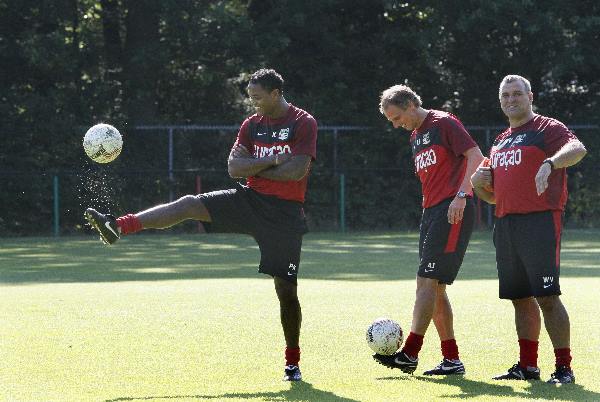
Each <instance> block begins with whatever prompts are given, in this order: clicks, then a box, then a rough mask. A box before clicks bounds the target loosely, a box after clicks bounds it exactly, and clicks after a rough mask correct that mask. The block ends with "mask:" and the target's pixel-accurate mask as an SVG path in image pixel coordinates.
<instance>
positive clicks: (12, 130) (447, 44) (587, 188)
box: [0, 0, 600, 234]
mask: <svg viewBox="0 0 600 402" xmlns="http://www.w3.org/2000/svg"><path fill="white" fill-rule="evenodd" d="M598 15H600V5H599V4H596V3H594V2H589V1H585V0H576V1H573V2H570V3H568V4H567V3H565V2H564V1H559V0H550V1H544V2H541V1H534V0H530V1H523V2H514V1H509V0H499V1H494V2H481V1H474V0H467V1H461V2H458V1H440V0H427V1H420V2H400V1H395V0H375V1H367V0H344V1H342V0H308V1H302V2H300V1H294V0H280V1H274V0H218V1H217V0H215V1H197V0H186V1H177V0H164V1H161V2H152V1H128V0H69V1H67V0H60V1H53V2H37V1H32V0H25V1H16V0H0V52H1V53H2V56H3V57H2V60H0V94H1V95H0V115H1V116H2V119H1V120H0V170H1V176H0V188H2V190H3V191H2V192H0V201H1V202H2V205H4V206H5V208H4V210H3V212H2V214H0V234H9V233H13V234H26V233H36V232H37V233H39V232H38V231H36V229H35V228H36V227H42V226H43V227H44V228H46V227H49V226H50V224H44V225H42V226H40V225H39V223H38V219H42V220H43V221H44V222H46V221H48V222H49V219H50V216H49V215H43V216H42V217H41V218H40V217H37V216H38V210H36V209H35V208H37V206H38V205H40V204H43V205H45V207H44V208H42V209H43V210H44V211H48V213H49V210H50V207H49V205H50V204H51V198H49V197H50V192H49V191H46V189H48V186H49V184H48V182H49V180H50V181H51V177H52V175H53V174H54V173H59V174H60V176H61V177H62V178H63V179H64V180H61V182H62V181H64V182H69V181H77V180H76V178H77V177H78V176H77V175H78V174H79V175H81V173H80V172H81V171H82V170H84V169H85V168H84V166H85V162H84V161H83V159H82V152H81V138H82V136H83V133H84V131H85V128H86V127H89V126H91V125H92V124H94V123H97V122H100V121H106V122H110V123H112V124H114V125H116V126H117V127H119V129H120V130H121V131H122V133H123V134H124V135H125V139H126V142H125V150H124V154H123V157H122V158H120V160H118V161H117V162H116V163H115V164H114V166H111V167H110V169H109V170H110V171H111V172H115V174H116V172H119V174H120V175H123V174H125V175H129V176H130V177H134V176H135V175H136V174H137V175H138V176H140V177H144V178H145V180H146V181H147V182H148V183H144V184H142V183H141V182H140V181H139V180H137V179H136V180H137V181H136V186H138V187H136V190H137V189H139V190H140V191H135V194H132V193H134V191H125V194H122V193H119V200H118V204H119V205H121V204H122V205H132V204H133V205H138V201H139V202H140V203H142V202H141V201H143V200H144V199H145V200H157V199H158V200H164V199H161V197H162V196H164V194H165V191H166V192H167V193H168V192H169V189H170V190H173V189H174V188H176V189H178V188H182V189H185V188H186V185H182V186H179V184H178V181H180V180H181V181H183V182H185V180H188V179H189V177H186V178H181V179H178V178H177V177H176V178H175V182H170V181H169V180H166V181H165V178H164V177H162V178H161V177H160V176H161V175H162V174H163V172H164V170H165V167H166V165H167V161H166V159H165V158H166V139H165V138H164V134H165V132H164V131H163V132H149V131H143V132H140V131H136V130H135V129H134V127H135V126H136V125H138V124H189V123H197V124H231V125H238V124H239V123H240V122H241V121H242V119H243V118H244V117H245V116H246V114H247V112H248V111H247V109H246V105H245V94H244V89H245V80H246V78H247V76H248V74H250V73H252V72H253V71H255V70H256V69H257V68H260V67H273V68H275V69H277V70H278V71H279V72H281V73H282V74H283V76H284V77H285V79H286V90H285V91H286V97H287V98H288V100H290V101H291V102H292V103H294V104H296V105H298V106H300V107H303V108H305V109H307V110H308V111H309V112H311V113H312V114H313V115H314V116H315V117H316V118H317V120H318V121H319V123H320V124H321V125H325V124H327V125H333V124H353V125H361V126H370V127H373V129H372V130H370V131H365V132H362V133H344V134H340V141H339V146H340V148H339V154H338V157H339V160H338V161H337V165H336V166H333V161H332V155H333V152H332V150H333V144H332V140H331V134H332V133H331V132H322V133H321V135H320V139H319V150H318V152H319V155H318V159H317V162H316V164H315V166H314V168H313V172H314V174H320V175H321V178H320V179H316V180H313V181H311V183H312V184H311V188H310V193H313V194H309V202H313V200H314V202H315V203H316V204H315V205H321V206H322V207H323V208H324V209H323V210H319V211H316V210H314V211H313V214H312V215H313V216H314V217H315V225H316V226H317V227H323V228H324V227H335V224H336V219H337V218H336V216H338V215H339V211H337V210H336V208H337V202H338V201H339V198H338V197H339V194H336V191H337V190H336V189H337V187H336V186H337V183H339V176H338V174H340V173H344V174H346V177H347V180H348V182H347V184H348V191H350V192H351V194H352V197H349V198H348V204H347V213H348V222H349V223H350V224H351V225H352V226H351V227H353V228H366V227H371V225H373V222H372V219H371V217H377V216H379V217H380V218H381V219H379V220H378V222H382V223H384V225H390V224H392V225H401V226H402V225H409V226H410V225H414V224H415V216H414V211H415V210H417V209H418V198H419V195H418V192H419V189H418V183H417V182H416V179H415V178H414V175H413V174H412V168H411V167H410V153H409V150H408V147H407V141H406V139H405V138H404V133H402V132H400V131H389V126H387V125H386V122H385V120H384V119H383V118H382V116H381V115H380V114H379V112H378V107H377V103H378V97H379V94H380V92H381V91H382V90H383V89H385V88H387V87H388V86H390V85H393V84H396V83H408V84H410V85H411V86H413V87H414V88H415V89H416V90H417V91H418V92H419V93H420V95H421V97H422V98H423V100H424V103H425V106H426V107H429V108H440V109H444V110H448V111H451V112H453V113H455V114H457V115H458V116H459V117H460V118H461V120H462V121H463V122H464V123H465V124H466V125H499V124H502V122H503V121H504V117H503V116H502V114H501V112H500V108H499V107H498V100H497V88H498V84H499V81H500V79H501V78H502V76H503V75H505V74H507V73H518V74H521V75H524V76H526V77H528V78H530V79H531V81H532V84H533V91H534V94H535V103H534V105H535V107H536V108H537V111H538V112H539V113H542V114H546V115H550V116H553V117H556V118H558V119H560V120H562V121H564V122H565V123H568V124H596V125H597V124H599V123H600V117H599V116H600V114H599V113H598V110H599V108H600V105H599V104H598V102H599V100H598V99H599V97H598V93H600V78H599V77H598V74H597V72H598V71H599V69H600V53H598V52H597V51H596V48H597V44H598V40H599V39H600V37H599V32H600V17H598ZM596 132H597V129H596V130H595V131H590V132H589V133H588V132H586V133H585V138H584V142H585V144H586V145H587V146H588V148H589V149H590V150H598V145H597V144H598V142H599V140H598V137H597V136H596V135H594V134H595V133H596ZM234 135H235V133H234V132H224V133H219V134H215V133H210V134H208V133H200V134H199V133H197V132H196V133H194V132H190V133H189V134H185V135H183V134H181V133H179V134H177V136H176V138H177V141H178V143H177V144H176V147H177V148H176V159H175V161H176V164H177V166H176V168H177V169H188V170H189V169H196V170H197V171H203V172H207V171H210V172H215V173H214V175H215V176H218V175H219V174H221V173H222V174H223V177H222V178H221V179H220V180H215V181H213V183H214V184H215V185H222V186H227V185H230V184H231V180H230V179H228V178H227V177H226V174H225V169H224V156H225V155H226V154H227V151H228V148H229V146H230V145H231V142H232V141H233V136H234ZM479 143H480V145H482V146H484V145H485V144H483V143H482V142H481V141H480V142H479ZM590 154H591V155H594V152H590ZM596 154H597V153H596ZM593 165H594V163H593V157H590V156H588V157H587V158H586V159H585V160H584V161H583V162H582V163H581V165H580V166H578V167H576V168H575V169H574V173H577V174H578V175H579V176H574V177H573V178H574V180H573V181H574V182H573V183H572V184H571V185H570V186H571V189H572V190H573V191H572V192H571V201H570V204H569V209H568V211H567V216H568V217H569V218H570V217H571V216H572V217H573V219H572V220H571V223H573V224H578V225H579V224H585V225H591V226H597V225H598V224H600V213H599V211H598V210H597V207H596V205H598V203H597V202H596V200H597V198H598V190H597V188H599V185H600V178H599V177H598V175H597V173H596V169H595V166H593ZM351 169H354V170H351ZM361 169H362V170H361ZM374 169H379V170H374ZM386 169H392V170H389V171H388V170H386ZM394 169H395V170H394ZM144 170H145V171H146V172H145V173H142V171H144ZM78 172H79V173H78ZM128 172H129V173H128ZM136 172H137V173H136ZM158 172H160V173H158ZM217 172H218V173H217ZM391 172H394V173H391ZM40 174H46V175H48V176H40ZM212 174H213V173H211V175H212ZM204 175H206V173H204ZM150 176H154V177H150ZM163 176H164V175H163ZM23 180H24V181H25V182H20V181H23ZM128 180H129V179H127V178H126V179H124V183H123V186H124V189H125V190H127V189H128V187H127V186H128V185H130V184H129V183H128ZM211 180H212V179H211ZM192 181H193V179H192ZM156 182H160V183H161V185H160V186H158V187H157V186H155V185H154V184H152V183H156ZM332 183H333V184H332ZM28 185H29V186H32V185H36V186H38V187H39V189H44V191H34V192H31V191H28V187H27V186H28ZM159 188H160V190H159ZM398 188H402V189H405V190H406V191H404V192H402V193H400V192H398V191H397V189H398ZM165 189H166V190H165ZM77 191H79V190H77ZM77 191H75V190H73V193H76V192H77ZM182 191H183V190H182ZM394 191H396V193H394ZM388 192H390V193H391V194H388ZM33 194H36V195H37V198H36V197H35V196H33ZM69 199H71V201H70V200H69ZM384 199H385V200H387V202H389V203H390V204H388V205H384V201H383V200H384ZM64 201H65V202H66V205H67V206H68V207H69V210H71V211H74V210H75V209H76V208H80V206H79V204H78V203H79V202H80V200H77V197H76V196H74V195H67V196H66V197H64ZM115 202H117V201H115ZM142 204H143V203H142ZM325 204H327V205H325ZM145 206H147V205H145ZM308 207H309V209H310V204H309V205H308ZM396 207H397V208H400V209H399V211H395V212H394V213H395V215H394V216H393V218H394V219H388V217H387V216H386V217H385V218H383V217H382V216H381V215H380V214H381V211H390V212H389V213H390V214H392V211H393V210H394V208H396ZM319 208H320V207H319ZM71 213H74V212H71ZM63 222H64V223H65V225H66V226H65V230H66V231H68V232H70V231H75V230H78V229H77V225H79V224H80V217H79V216H77V217H75V216H73V217H71V216H67V217H65V219H64V220H63ZM390 222H393V223H390ZM40 230H41V229H40ZM43 230H46V229H43ZM42 233H44V232H43V231H42Z"/></svg>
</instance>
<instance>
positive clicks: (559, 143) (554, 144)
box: [544, 121, 577, 157]
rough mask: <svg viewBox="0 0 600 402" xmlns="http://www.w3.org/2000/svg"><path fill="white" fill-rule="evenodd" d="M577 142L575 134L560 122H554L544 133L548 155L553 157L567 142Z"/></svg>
mask: <svg viewBox="0 0 600 402" xmlns="http://www.w3.org/2000/svg"><path fill="white" fill-rule="evenodd" d="M573 140H577V137H576V136H575V134H573V133H572V132H571V130H569V129H568V128H567V126H565V125H564V124H562V123H561V122H559V121H553V122H552V123H551V124H550V126H549V127H548V129H547V130H546V131H545V132H544V144H545V145H546V155H548V157H551V156H553V155H554V154H555V153H557V152H558V150H559V149H561V148H562V147H563V146H564V145H565V144H566V143H567V142H569V141H573Z"/></svg>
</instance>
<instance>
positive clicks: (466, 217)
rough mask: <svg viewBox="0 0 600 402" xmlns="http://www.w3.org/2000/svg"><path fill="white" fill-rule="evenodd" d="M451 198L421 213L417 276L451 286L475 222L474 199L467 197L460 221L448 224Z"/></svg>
mask: <svg viewBox="0 0 600 402" xmlns="http://www.w3.org/2000/svg"><path fill="white" fill-rule="evenodd" d="M451 202H452V199H451V198H450V199H446V200H444V201H442V202H440V203H439V204H437V205H434V206H433V207H430V208H425V209H424V210H423V216H422V218H421V236H420V238H419V259H420V263H419V271H418V272H417V275H418V276H421V277H423V278H431V279H437V280H438V281H439V282H440V283H445V284H447V285H451V284H452V282H454V280H455V279H456V275H458V270H459V269H460V266H461V264H462V261H463V258H464V256H465V252H466V251H467V246H468V245H469V239H470V238H471V233H473V224H474V221H475V209H474V206H473V200H471V199H470V198H467V203H466V205H465V210H464V212H463V219H462V220H461V221H460V222H458V223H455V224H454V225H451V224H450V223H448V207H449V206H450V203H451Z"/></svg>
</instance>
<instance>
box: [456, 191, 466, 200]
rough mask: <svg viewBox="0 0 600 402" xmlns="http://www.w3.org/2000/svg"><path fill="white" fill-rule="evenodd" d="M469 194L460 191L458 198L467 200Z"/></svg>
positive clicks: (457, 194)
mask: <svg viewBox="0 0 600 402" xmlns="http://www.w3.org/2000/svg"><path fill="white" fill-rule="evenodd" d="M467 195H468V194H467V193H465V192H464V191H459V192H458V193H456V198H467Z"/></svg>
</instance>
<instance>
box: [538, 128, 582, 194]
mask: <svg viewBox="0 0 600 402" xmlns="http://www.w3.org/2000/svg"><path fill="white" fill-rule="evenodd" d="M586 153H587V150H586V149H585V146H584V145H583V144H582V143H581V141H579V140H572V141H569V142H567V143H566V144H565V145H563V146H562V148H560V149H559V150H558V151H557V152H556V153H555V154H554V155H552V156H551V157H550V158H548V160H550V161H551V162H552V164H553V165H554V169H561V168H566V167H569V166H573V165H575V164H576V163H578V162H579V161H580V160H582V159H583V157H584V156H585V154H586ZM550 173H552V166H551V165H550V163H542V165H541V166H540V168H539V170H538V172H537V174H536V175H535V187H536V189H537V193H538V195H541V194H542V193H543V192H544V191H546V189H547V188H548V177H549V176H550Z"/></svg>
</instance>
